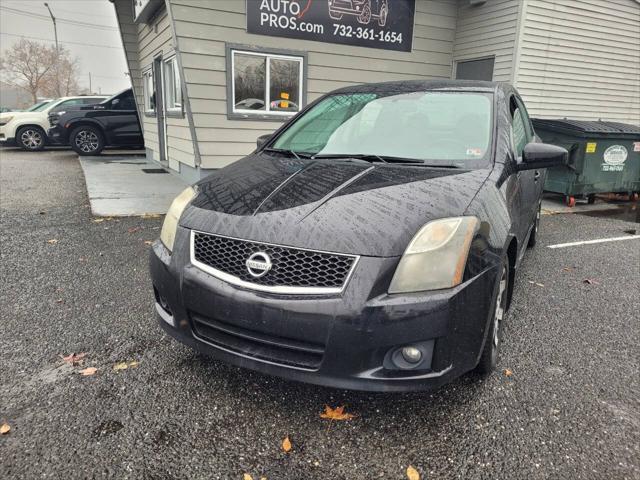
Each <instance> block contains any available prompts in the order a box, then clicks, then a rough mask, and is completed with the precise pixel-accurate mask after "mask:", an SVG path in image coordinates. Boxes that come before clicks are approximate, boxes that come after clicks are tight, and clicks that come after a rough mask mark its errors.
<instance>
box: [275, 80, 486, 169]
mask: <svg viewBox="0 0 640 480" xmlns="http://www.w3.org/2000/svg"><path fill="white" fill-rule="evenodd" d="M492 106H493V96H492V94H490V93H475V92H473V93H471V92H434V91H418V92H410V93H398V92H377V93H369V92H367V93H347V94H336V95H331V96H329V97H326V98H325V99H323V100H321V101H320V102H319V103H318V104H316V105H315V106H313V107H312V108H311V109H309V110H308V111H307V112H306V113H305V114H303V115H302V116H301V117H300V118H299V119H298V120H297V121H296V122H294V123H293V124H292V125H291V126H290V127H289V128H288V129H286V130H285V131H284V132H283V133H282V134H281V135H280V137H279V138H278V139H277V140H276V141H275V142H274V144H273V146H274V147H275V148H281V149H287V150H294V151H301V152H308V153H312V154H319V155H345V156H347V155H350V154H351V155H356V154H365V155H379V156H389V157H402V158H408V159H412V160H422V161H424V162H426V163H429V164H438V165H440V164H442V165H451V166H460V167H465V168H480V167H484V166H486V164H487V162H488V158H489V155H490V146H491V138H492V134H491V132H492V128H491V127H492V123H493V121H492V118H493V115H492Z"/></svg>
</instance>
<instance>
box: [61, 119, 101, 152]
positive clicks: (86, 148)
mask: <svg viewBox="0 0 640 480" xmlns="http://www.w3.org/2000/svg"><path fill="white" fill-rule="evenodd" d="M69 143H70V144H71V148H73V150H74V151H75V152H76V153H77V154H78V155H100V152H102V149H103V148H104V137H103V136H102V132H101V131H100V130H99V129H97V128H96V127H91V126H88V125H87V126H83V127H78V128H76V129H75V130H74V131H73V132H71V141H70V142H69Z"/></svg>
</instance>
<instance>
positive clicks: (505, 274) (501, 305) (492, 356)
mask: <svg viewBox="0 0 640 480" xmlns="http://www.w3.org/2000/svg"><path fill="white" fill-rule="evenodd" d="M502 263H503V265H502V273H501V275H500V278H499V280H498V285H497V288H498V293H497V295H496V299H495V302H494V306H493V310H492V311H493V314H492V317H493V318H492V319H491V325H490V326H489V331H488V332H487V338H486V339H485V341H484V347H483V348H482V354H481V355H480V361H479V362H478V365H477V366H476V372H477V373H479V374H481V375H488V374H490V373H491V372H493V371H494V370H495V369H496V365H497V364H498V355H499V353H500V342H501V341H502V330H503V324H504V320H505V318H506V313H507V297H508V296H509V295H508V293H509V259H508V258H507V257H506V256H504V257H503V258H502Z"/></svg>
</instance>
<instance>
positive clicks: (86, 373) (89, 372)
mask: <svg viewBox="0 0 640 480" xmlns="http://www.w3.org/2000/svg"><path fill="white" fill-rule="evenodd" d="M97 371H98V369H97V368H96V367H87V368H85V369H84V370H80V375H82V376H83V377H88V376H89V375H95V373H96V372H97Z"/></svg>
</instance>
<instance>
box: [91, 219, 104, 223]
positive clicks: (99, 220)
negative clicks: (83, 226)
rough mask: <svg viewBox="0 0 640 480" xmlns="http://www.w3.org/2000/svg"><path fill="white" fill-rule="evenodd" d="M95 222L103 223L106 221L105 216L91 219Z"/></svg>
mask: <svg viewBox="0 0 640 480" xmlns="http://www.w3.org/2000/svg"><path fill="white" fill-rule="evenodd" d="M91 221H92V222H93V223H102V222H104V218H94V219H93V220H91Z"/></svg>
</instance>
